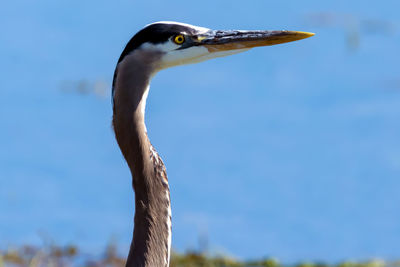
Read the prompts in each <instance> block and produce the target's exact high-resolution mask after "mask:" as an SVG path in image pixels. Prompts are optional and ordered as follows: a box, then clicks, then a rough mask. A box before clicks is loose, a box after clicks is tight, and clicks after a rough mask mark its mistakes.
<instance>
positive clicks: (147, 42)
mask: <svg viewBox="0 0 400 267" xmlns="http://www.w3.org/2000/svg"><path fill="white" fill-rule="evenodd" d="M313 35H314V34H313V33H308V32H299V31H259V30H257V31H243V30H228V31H224V30H210V29H207V28H203V27H198V26H193V25H189V24H184V23H178V22H168V21H162V22H156V23H152V24H149V25H147V26H146V27H145V28H143V29H142V30H140V31H139V32H138V33H137V34H136V35H135V36H134V37H132V39H131V40H130V41H129V43H128V44H127V46H126V47H125V50H124V51H123V52H122V54H121V57H120V59H119V61H118V63H120V62H121V61H123V60H124V58H125V57H126V56H128V55H130V54H131V53H135V55H136V56H139V57H142V59H143V60H144V61H146V62H149V58H151V63H152V66H154V70H155V71H158V70H161V69H165V68H169V67H173V66H178V65H184V64H191V63H198V62H201V61H205V60H208V59H212V58H217V57H223V56H228V55H233V54H237V53H240V52H243V51H247V50H249V49H251V48H253V47H258V46H269V45H276V44H281V43H287V42H292V41H297V40H301V39H304V38H308V37H311V36H313Z"/></svg>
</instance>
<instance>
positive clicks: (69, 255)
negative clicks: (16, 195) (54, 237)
mask: <svg viewBox="0 0 400 267" xmlns="http://www.w3.org/2000/svg"><path fill="white" fill-rule="evenodd" d="M11 266H12V267H23V266H24V267H25V266H27V267H61V266H62V267H67V266H84V267H123V266H125V258H124V257H122V256H121V255H119V253H118V250H117V247H116V245H115V244H110V245H108V247H107V248H106V250H105V252H104V253H103V254H102V255H100V256H97V257H94V256H91V255H88V254H84V253H81V252H80V250H79V249H78V248H77V247H76V246H73V245H70V246H64V247H59V246H55V245H50V246H47V247H44V248H43V247H42V248H38V247H34V246H22V247H19V248H8V249H5V250H0V267H11ZM170 266H171V267H384V266H388V267H400V261H397V262H396V261H392V262H385V261H383V260H370V261H365V262H353V261H345V262H341V263H337V264H327V263H323V262H316V263H309V262H303V263H297V264H292V265H284V264H281V263H279V262H278V261H277V260H275V259H273V258H267V259H263V260H252V261H238V260H236V259H234V258H230V257H227V256H210V255H206V254H204V253H198V252H187V253H185V254H181V253H177V252H173V253H172V256H171V264H170Z"/></svg>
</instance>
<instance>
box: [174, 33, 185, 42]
mask: <svg viewBox="0 0 400 267" xmlns="http://www.w3.org/2000/svg"><path fill="white" fill-rule="evenodd" d="M174 42H175V43H176V44H178V45H180V44H183V43H184V42H185V36H183V35H182V34H178V35H176V36H175V37H174Z"/></svg>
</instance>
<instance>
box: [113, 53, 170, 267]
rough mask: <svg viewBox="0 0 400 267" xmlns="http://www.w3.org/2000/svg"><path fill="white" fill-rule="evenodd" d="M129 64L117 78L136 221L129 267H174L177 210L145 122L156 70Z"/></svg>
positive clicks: (120, 135)
mask: <svg viewBox="0 0 400 267" xmlns="http://www.w3.org/2000/svg"><path fill="white" fill-rule="evenodd" d="M144 65H146V64H143V62H141V61H140V60H137V59H135V57H131V58H128V60H124V61H123V62H121V63H120V64H119V65H118V69H117V73H116V76H115V77H114V79H115V80H114V114H113V126H114V131H115V135H116V139H117V141H118V144H119V147H120V149H121V151H122V153H123V155H124V157H125V159H126V161H127V163H128V165H129V168H130V170H131V173H132V184H133V189H134V191H135V219H134V230H133V239H132V243H131V248H130V251H129V256H128V259H127V263H126V266H128V267H133V266H135V267H146V266H153V267H154V266H169V258H170V246H171V206H170V194H169V186H168V179H167V174H166V171H165V167H164V164H163V162H162V160H161V158H160V157H159V156H158V154H157V152H156V151H155V150H154V148H153V147H152V145H151V143H150V141H149V139H148V137H147V131H146V126H145V122H144V111H145V105H146V97H147V93H148V90H149V81H150V75H151V71H152V70H151V69H146V68H145V67H144Z"/></svg>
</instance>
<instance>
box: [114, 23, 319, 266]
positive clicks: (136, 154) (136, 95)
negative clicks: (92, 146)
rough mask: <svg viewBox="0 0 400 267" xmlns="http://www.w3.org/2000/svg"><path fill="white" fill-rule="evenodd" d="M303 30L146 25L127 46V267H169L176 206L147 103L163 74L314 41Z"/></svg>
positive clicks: (120, 100) (120, 77)
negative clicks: (150, 130)
mask: <svg viewBox="0 0 400 267" xmlns="http://www.w3.org/2000/svg"><path fill="white" fill-rule="evenodd" d="M313 35H314V34H313V33H308V32H300V31H284V30H278V31H262V30H211V29H208V28H204V27H198V26H194V25H190V24H185V23H179V22H171V21H161V22H155V23H152V24H149V25H147V26H145V27H144V28H143V29H141V30H140V31H139V32H137V33H136V34H135V35H134V36H133V37H132V38H131V39H130V40H129V42H128V43H127V44H126V46H125V49H124V50H123V51H122V53H121V55H120V57H119V59H118V63H117V66H116V68H115V72H114V78H113V84H112V100H113V101H112V102H113V118H112V124H113V129H114V132H115V137H116V140H117V143H118V145H119V148H120V150H121V152H122V154H123V156H124V158H125V160H126V162H127V164H128V166H129V168H130V171H131V176H132V187H133V190H134V193H135V215H134V227H133V236H132V241H131V246H130V250H129V254H128V257H127V261H126V266H127V267H133V266H135V267H163V266H164V267H168V266H169V263H170V256H171V255H170V254H171V201H170V190H169V184H168V178H167V173H166V169H165V166H164V163H163V161H162V159H161V158H160V156H159V155H158V153H157V152H156V150H155V149H154V147H153V146H152V144H151V143H150V140H149V138H148V135H147V128H146V124H145V107H146V99H147V95H148V93H149V85H150V80H151V79H152V77H154V75H155V74H156V73H157V72H159V71H160V70H163V69H166V68H170V67H174V66H178V65H185V64H191V63H198V62H201V61H205V60H208V59H212V58H217V57H224V56H229V55H233V54H237V53H240V52H244V51H246V50H249V49H251V48H253V47H259V46H269V45H276V44H281V43H287V42H292V41H297V40H301V39H305V38H308V37H311V36H313Z"/></svg>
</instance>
